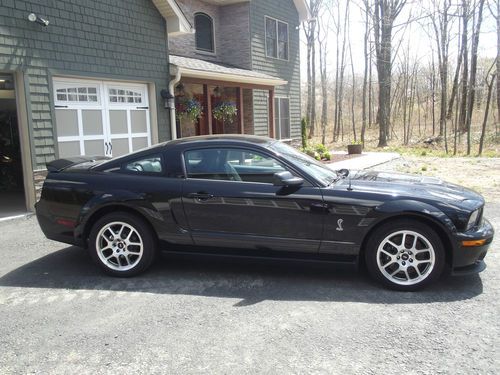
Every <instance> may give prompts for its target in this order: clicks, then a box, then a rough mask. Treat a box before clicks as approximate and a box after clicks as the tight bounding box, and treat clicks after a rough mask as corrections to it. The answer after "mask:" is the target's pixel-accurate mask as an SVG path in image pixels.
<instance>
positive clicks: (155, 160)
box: [122, 154, 163, 174]
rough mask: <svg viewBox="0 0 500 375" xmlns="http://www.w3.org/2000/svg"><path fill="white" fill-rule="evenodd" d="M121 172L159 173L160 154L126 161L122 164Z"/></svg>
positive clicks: (160, 170) (160, 171) (160, 169)
mask: <svg viewBox="0 0 500 375" xmlns="http://www.w3.org/2000/svg"><path fill="white" fill-rule="evenodd" d="M122 172H129V173H143V174H149V173H153V174H160V173H162V172H163V168H162V165H161V156H160V154H155V155H148V156H145V157H142V158H139V159H135V160H132V161H128V162H126V163H124V164H123V165H122Z"/></svg>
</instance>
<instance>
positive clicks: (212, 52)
mask: <svg viewBox="0 0 500 375" xmlns="http://www.w3.org/2000/svg"><path fill="white" fill-rule="evenodd" d="M196 15H204V16H206V17H208V18H210V20H211V21H212V44H213V46H214V50H213V51H209V50H206V49H203V48H198V46H197V45H196V30H195V34H194V49H195V50H196V53H199V54H200V55H210V56H215V55H217V43H216V38H215V31H216V30H215V22H214V17H212V16H211V15H210V14H208V13H206V12H196V13H195V14H194V18H196ZM193 24H195V25H196V23H195V22H194V19H193Z"/></svg>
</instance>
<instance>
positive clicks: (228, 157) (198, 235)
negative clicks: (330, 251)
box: [182, 148, 324, 252]
mask: <svg viewBox="0 0 500 375" xmlns="http://www.w3.org/2000/svg"><path fill="white" fill-rule="evenodd" d="M185 160H186V168H187V171H188V178H187V179H186V180H185V181H184V186H183V194H182V195H183V198H182V200H183V205H184V210H185V213H186V217H187V220H188V223H189V227H190V230H191V233H192V236H193V240H194V242H195V244H197V245H204V246H224V247H238V248H254V249H269V250H282V251H303V252H317V251H318V247H319V244H320V239H321V235H322V227H323V216H324V213H323V212H324V211H323V210H322V207H323V206H322V203H323V202H322V198H321V193H320V191H319V188H317V187H313V186H308V185H309V184H308V183H304V185H303V186H301V187H298V188H293V189H292V188H283V187H279V186H274V185H273V176H274V173H276V172H280V171H283V170H286V169H285V167H284V166H283V165H282V164H281V163H280V162H278V161H277V160H275V159H274V158H272V157H270V156H267V155H264V154H261V153H257V152H254V151H248V150H244V149H236V148H235V149H230V148H227V149H220V148H218V149H215V148H212V149H203V150H193V151H187V152H186V153H185Z"/></svg>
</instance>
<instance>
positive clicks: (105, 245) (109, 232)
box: [95, 221, 144, 271]
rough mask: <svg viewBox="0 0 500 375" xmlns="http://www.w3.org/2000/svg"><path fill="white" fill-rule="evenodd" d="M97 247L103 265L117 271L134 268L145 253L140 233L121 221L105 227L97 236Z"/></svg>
mask: <svg viewBox="0 0 500 375" xmlns="http://www.w3.org/2000/svg"><path fill="white" fill-rule="evenodd" d="M95 245H96V246H95V248H96V250H97V255H98V256H99V259H100V260H101V261H102V263H103V264H104V265H105V266H106V267H108V268H110V269H112V270H115V271H127V270H130V269H132V268H134V267H135V266H136V265H137V264H138V263H139V261H140V260H141V258H142V255H143V251H144V245H143V241H142V238H141V235H140V234H139V232H138V231H137V230H136V229H135V228H134V227H133V226H132V225H130V224H127V223H124V222H120V221H115V222H112V223H108V224H106V225H104V226H103V227H102V228H101V230H100V231H99V233H98V234H97V237H96V244H95Z"/></svg>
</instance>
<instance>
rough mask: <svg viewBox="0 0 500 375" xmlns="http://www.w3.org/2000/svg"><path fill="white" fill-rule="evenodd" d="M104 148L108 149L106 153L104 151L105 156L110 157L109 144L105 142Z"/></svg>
mask: <svg viewBox="0 0 500 375" xmlns="http://www.w3.org/2000/svg"><path fill="white" fill-rule="evenodd" d="M104 146H105V147H106V151H104V153H105V156H108V154H109V151H108V142H104Z"/></svg>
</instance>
